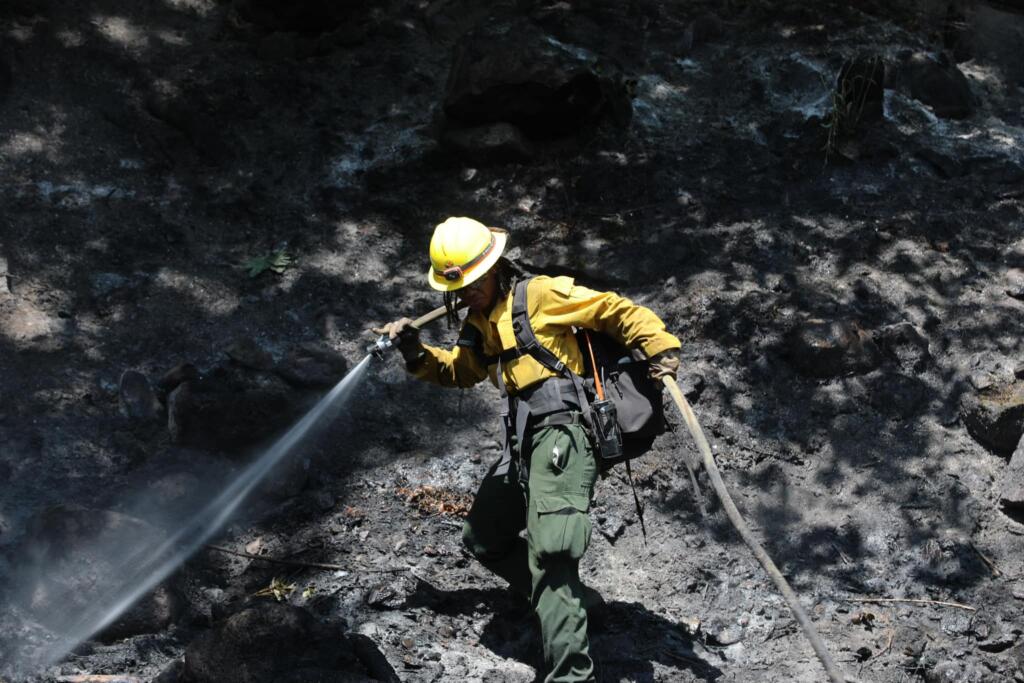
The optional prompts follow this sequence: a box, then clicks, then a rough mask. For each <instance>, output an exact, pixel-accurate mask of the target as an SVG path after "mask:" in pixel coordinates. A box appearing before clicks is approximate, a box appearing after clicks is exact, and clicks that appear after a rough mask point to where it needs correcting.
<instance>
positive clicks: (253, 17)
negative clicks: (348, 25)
mask: <svg viewBox="0 0 1024 683" xmlns="http://www.w3.org/2000/svg"><path fill="white" fill-rule="evenodd" d="M363 4H365V3H362V2H356V1H353V0H345V1H343V2H339V1H338V0H292V1H291V2H279V1H278V0H242V1H241V2H239V3H238V8H239V14H240V15H241V16H242V17H243V18H244V19H245V20H246V21H251V22H252V23H254V24H257V25H259V26H262V27H264V28H267V29H271V30H275V31H279V30H280V31H302V32H304V33H323V32H324V31H332V30H334V29H335V28H336V27H337V26H338V25H339V24H341V23H342V21H344V20H345V19H346V18H347V17H350V16H351V14H352V12H353V9H355V8H358V7H360V6H362V5H363Z"/></svg>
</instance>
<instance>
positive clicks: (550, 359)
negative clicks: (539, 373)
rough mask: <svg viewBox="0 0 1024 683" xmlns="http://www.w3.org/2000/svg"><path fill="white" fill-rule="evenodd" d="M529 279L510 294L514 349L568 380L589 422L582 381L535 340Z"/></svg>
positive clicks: (518, 284) (588, 411)
mask: <svg viewBox="0 0 1024 683" xmlns="http://www.w3.org/2000/svg"><path fill="white" fill-rule="evenodd" d="M530 279H532V278H527V279H526V280H521V281H519V282H517V283H516V284H515V288H514V290H513V294H512V331H513V332H515V335H516V347H517V348H520V349H522V350H523V351H525V352H526V353H528V354H530V356H532V357H533V359H534V360H536V361H537V362H538V363H540V364H541V365H543V366H544V367H545V368H547V369H548V370H550V371H551V372H554V373H555V374H557V375H560V376H562V377H565V378H566V379H568V380H570V381H571V382H572V385H573V389H574V390H575V391H576V400H577V402H578V405H579V407H580V410H581V411H582V412H583V415H584V418H585V419H587V420H589V415H590V401H588V400H587V394H586V392H585V391H584V390H583V380H582V379H581V378H580V376H579V375H577V374H576V373H575V372H573V371H572V370H570V369H569V368H568V367H566V365H565V363H563V362H562V361H561V360H559V359H558V356H556V355H555V354H554V353H552V352H551V350H550V349H548V348H547V347H545V346H544V345H543V344H541V343H540V340H538V339H537V335H536V334H535V333H534V331H533V326H532V325H531V324H530V312H529V308H528V306H527V298H526V288H527V286H528V285H529V284H530Z"/></svg>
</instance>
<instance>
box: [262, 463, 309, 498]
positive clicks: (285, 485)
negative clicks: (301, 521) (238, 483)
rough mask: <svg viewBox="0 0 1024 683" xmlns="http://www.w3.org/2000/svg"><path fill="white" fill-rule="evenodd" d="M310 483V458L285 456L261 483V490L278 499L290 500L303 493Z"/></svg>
mask: <svg viewBox="0 0 1024 683" xmlns="http://www.w3.org/2000/svg"><path fill="white" fill-rule="evenodd" d="M308 483H309V460H308V459H306V458H285V459H284V460H283V461H282V462H281V463H280V464H279V465H278V466H277V467H276V468H274V471H273V472H272V473H271V475H270V476H269V477H267V478H266V479H264V480H263V482H262V483H261V484H260V491H261V492H262V493H263V494H265V495H267V496H270V497H271V498H276V499H278V500H288V499H291V498H294V497H295V496H297V495H299V494H300V493H302V490H303V489H304V488H306V484H308Z"/></svg>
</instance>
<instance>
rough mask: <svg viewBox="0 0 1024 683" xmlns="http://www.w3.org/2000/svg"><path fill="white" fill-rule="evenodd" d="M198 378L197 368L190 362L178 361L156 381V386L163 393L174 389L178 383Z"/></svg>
mask: <svg viewBox="0 0 1024 683" xmlns="http://www.w3.org/2000/svg"><path fill="white" fill-rule="evenodd" d="M198 379H199V370H198V369H196V366H194V365H192V364H191V363H179V364H178V365H176V366H174V367H173V368H171V369H170V370H168V371H167V372H166V373H165V374H164V376H163V377H161V378H160V380H159V381H158V382H157V383H156V385H157V388H158V389H160V391H162V392H164V393H169V392H171V391H174V390H175V389H176V388H177V387H178V385H179V384H181V383H183V382H191V381H195V380H198Z"/></svg>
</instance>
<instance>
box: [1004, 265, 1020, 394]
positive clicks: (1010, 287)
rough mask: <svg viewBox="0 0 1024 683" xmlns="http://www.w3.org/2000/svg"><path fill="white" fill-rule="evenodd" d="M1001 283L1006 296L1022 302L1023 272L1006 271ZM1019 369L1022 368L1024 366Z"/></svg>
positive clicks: (1016, 269) (1017, 270) (1018, 270)
mask: <svg viewBox="0 0 1024 683" xmlns="http://www.w3.org/2000/svg"><path fill="white" fill-rule="evenodd" d="M1003 282H1004V283H1005V286H1006V290H1005V291H1006V294H1007V295H1008V296H1012V297H1013V298H1014V299H1019V300H1021V301H1024V270H1021V269H1019V268H1012V269H1010V270H1008V271H1006V275H1005V276H1004V278H1003ZM1021 368H1024V365H1022V366H1021ZM1022 374H1024V373H1022Z"/></svg>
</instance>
